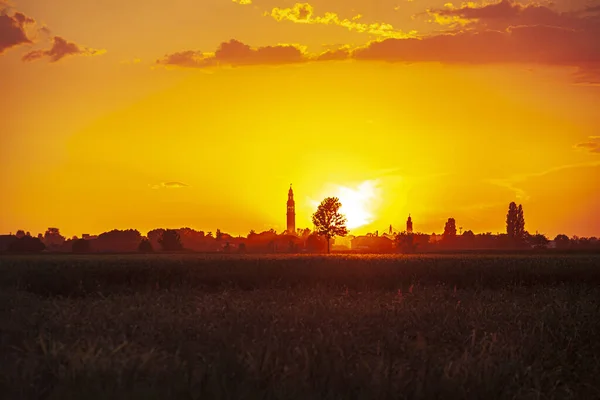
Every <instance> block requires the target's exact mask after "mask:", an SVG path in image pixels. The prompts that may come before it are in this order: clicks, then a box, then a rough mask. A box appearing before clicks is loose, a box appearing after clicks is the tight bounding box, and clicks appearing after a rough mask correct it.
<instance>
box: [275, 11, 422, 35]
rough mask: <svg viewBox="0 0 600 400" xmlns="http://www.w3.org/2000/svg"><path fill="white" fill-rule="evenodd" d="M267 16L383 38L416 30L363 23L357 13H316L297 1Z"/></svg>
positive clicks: (413, 33)
mask: <svg viewBox="0 0 600 400" xmlns="http://www.w3.org/2000/svg"><path fill="white" fill-rule="evenodd" d="M264 15H265V16H269V17H271V18H273V19H274V20H276V21H278V22H281V21H290V22H294V23H298V24H320V25H334V26H340V27H343V28H346V29H348V30H349V31H352V32H359V33H366V34H370V35H373V36H377V37H382V38H406V37H411V36H414V35H415V32H410V33H405V32H402V31H400V30H398V29H396V28H394V27H393V26H392V25H391V24H387V23H383V22H375V23H370V24H368V23H363V22H360V19H362V15H360V14H359V15H356V16H354V17H352V18H351V19H347V18H340V16H339V15H338V14H336V13H333V12H326V13H325V14H324V15H322V16H318V15H315V12H314V7H313V6H312V5H310V4H309V3H296V4H295V5H294V6H293V7H289V8H279V7H275V8H273V9H272V10H271V12H265V13H264Z"/></svg>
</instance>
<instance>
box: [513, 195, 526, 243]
mask: <svg viewBox="0 0 600 400" xmlns="http://www.w3.org/2000/svg"><path fill="white" fill-rule="evenodd" d="M515 239H517V241H518V242H522V241H523V240H524V239H525V216H524V215H523V206H522V205H521V204H519V207H517V220H516V224H515Z"/></svg>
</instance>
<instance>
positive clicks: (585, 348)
mask: <svg viewBox="0 0 600 400" xmlns="http://www.w3.org/2000/svg"><path fill="white" fill-rule="evenodd" d="M599 284H600V256H599V255H589V254H588V255H553V256H547V255H546V256H545V255H513V256H509V255H489V256H485V255H469V256H459V255H447V256H441V255H438V256H289V257H287V256H285V257H284V256H276V257H264V256H263V257H261V256H201V255H144V256H142V255H129V256H125V255H123V256H117V255H114V256H113V255H111V256H92V255H90V256H74V255H57V256H50V255H46V256H3V257H0V391H1V392H0V393H3V396H2V398H6V399H256V398H263V399H359V398H360V399H388V398H389V399H404V398H406V399H417V398H418V399H454V398H457V399H460V398H463V399H464V398H473V399H592V398H600V383H599V381H598V376H600V318H599V311H600V310H599V306H600V289H599Z"/></svg>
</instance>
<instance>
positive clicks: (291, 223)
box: [287, 184, 296, 235]
mask: <svg viewBox="0 0 600 400" xmlns="http://www.w3.org/2000/svg"><path fill="white" fill-rule="evenodd" d="M287 232H288V233H289V234H292V235H295V234H296V202H295V201H294V191H293V190H292V185H291V184H290V190H289V191H288V201H287Z"/></svg>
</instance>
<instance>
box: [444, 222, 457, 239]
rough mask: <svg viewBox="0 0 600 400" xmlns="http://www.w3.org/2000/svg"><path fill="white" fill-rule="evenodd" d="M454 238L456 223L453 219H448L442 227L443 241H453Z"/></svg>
mask: <svg viewBox="0 0 600 400" xmlns="http://www.w3.org/2000/svg"><path fill="white" fill-rule="evenodd" d="M455 237H456V221H455V220H454V218H448V221H447V222H446V226H444V239H453V238H455Z"/></svg>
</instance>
